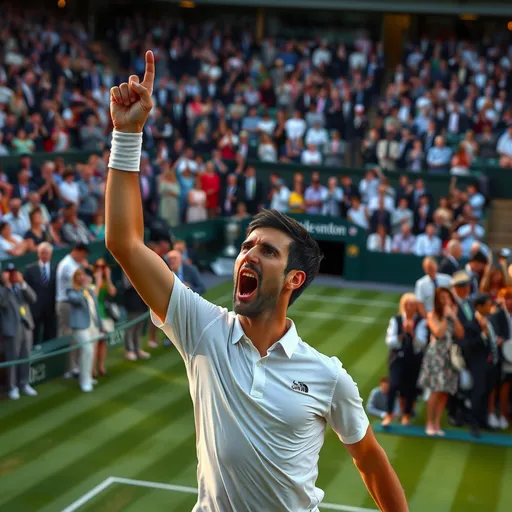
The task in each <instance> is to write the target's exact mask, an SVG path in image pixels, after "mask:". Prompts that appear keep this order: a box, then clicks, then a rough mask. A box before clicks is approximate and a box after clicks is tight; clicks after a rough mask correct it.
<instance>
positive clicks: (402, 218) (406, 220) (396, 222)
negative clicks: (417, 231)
mask: <svg viewBox="0 0 512 512" xmlns="http://www.w3.org/2000/svg"><path fill="white" fill-rule="evenodd" d="M413 221H414V214H413V212H412V210H411V209H410V208H409V202H408V200H407V198H406V197H401V198H400V199H399V200H398V206H397V208H395V209H394V210H393V211H392V213H391V228H392V232H393V233H394V234H395V235H397V234H399V233H400V232H401V229H402V226H403V225H404V224H409V225H410V226H412V223H413ZM411 229H412V228H411Z"/></svg>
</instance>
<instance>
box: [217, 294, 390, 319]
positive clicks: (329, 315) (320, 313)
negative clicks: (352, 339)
mask: <svg viewBox="0 0 512 512" xmlns="http://www.w3.org/2000/svg"><path fill="white" fill-rule="evenodd" d="M303 297H304V298H309V297H311V295H310V296H309V297H306V296H303ZM230 299H231V295H223V296H222V297H219V298H218V299H217V300H216V301H215V302H216V303H217V304H219V305H221V306H223V305H224V304H225V303H226V302H227V301H228V300H230ZM324 299H325V302H333V301H332V300H329V298H328V297H324ZM352 302H353V301H350V300H348V297H347V303H352ZM365 304H366V302H365ZM390 304H391V302H390ZM393 306H394V307H396V306H397V304H393ZM289 315H290V316H291V317H297V318H298V317H300V316H304V317H309V318H320V319H322V320H332V319H333V318H339V319H340V320H343V321H345V322H362V323H365V324H374V323H382V324H384V323H386V324H387V323H388V322H389V320H382V319H381V318H377V317H373V316H358V315H350V314H349V315H343V314H339V313H327V312H325V311H293V310H292V311H290V312H289Z"/></svg>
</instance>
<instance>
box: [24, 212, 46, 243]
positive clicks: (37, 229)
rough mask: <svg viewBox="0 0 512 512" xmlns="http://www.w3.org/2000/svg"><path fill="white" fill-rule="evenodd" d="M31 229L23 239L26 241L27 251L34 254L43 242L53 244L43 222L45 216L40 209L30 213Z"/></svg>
mask: <svg viewBox="0 0 512 512" xmlns="http://www.w3.org/2000/svg"><path fill="white" fill-rule="evenodd" d="M29 217H30V229H29V230H28V231H27V232H26V233H25V236H24V237H23V238H24V239H25V241H26V247H27V251H29V252H32V251H35V250H36V249H37V246H38V245H39V244H42V243H43V242H51V236H50V233H48V231H47V229H46V226H45V224H44V222H43V214H42V212H41V210H40V209H39V208H34V209H33V210H32V211H31V212H30V216H29Z"/></svg>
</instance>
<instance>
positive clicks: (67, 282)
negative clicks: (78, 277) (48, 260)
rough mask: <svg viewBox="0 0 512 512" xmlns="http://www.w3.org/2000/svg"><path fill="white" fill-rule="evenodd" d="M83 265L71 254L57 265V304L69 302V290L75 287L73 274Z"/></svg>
mask: <svg viewBox="0 0 512 512" xmlns="http://www.w3.org/2000/svg"><path fill="white" fill-rule="evenodd" d="M81 266H82V265H80V263H77V262H76V261H75V260H74V259H73V256H71V254H68V255H67V256H65V257H64V258H62V260H61V261H60V263H59V264H58V265H57V274H56V283H55V288H56V293H55V295H56V297H55V300H56V301H57V302H66V301H67V300H68V294H67V290H68V289H69V288H72V287H73V274H74V273H75V270H77V269H79V268H80V267H81Z"/></svg>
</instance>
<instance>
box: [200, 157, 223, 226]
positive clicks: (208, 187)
mask: <svg viewBox="0 0 512 512" xmlns="http://www.w3.org/2000/svg"><path fill="white" fill-rule="evenodd" d="M201 186H202V189H203V190H204V192H205V193H206V210H207V212H208V218H209V219H211V218H214V217H216V216H217V212H218V208H219V196H220V189H221V181H220V177H219V175H218V174H217V173H216V172H215V165H214V164H213V162H212V161H211V160H210V161H209V162H206V165H205V172H204V173H203V174H201Z"/></svg>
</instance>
